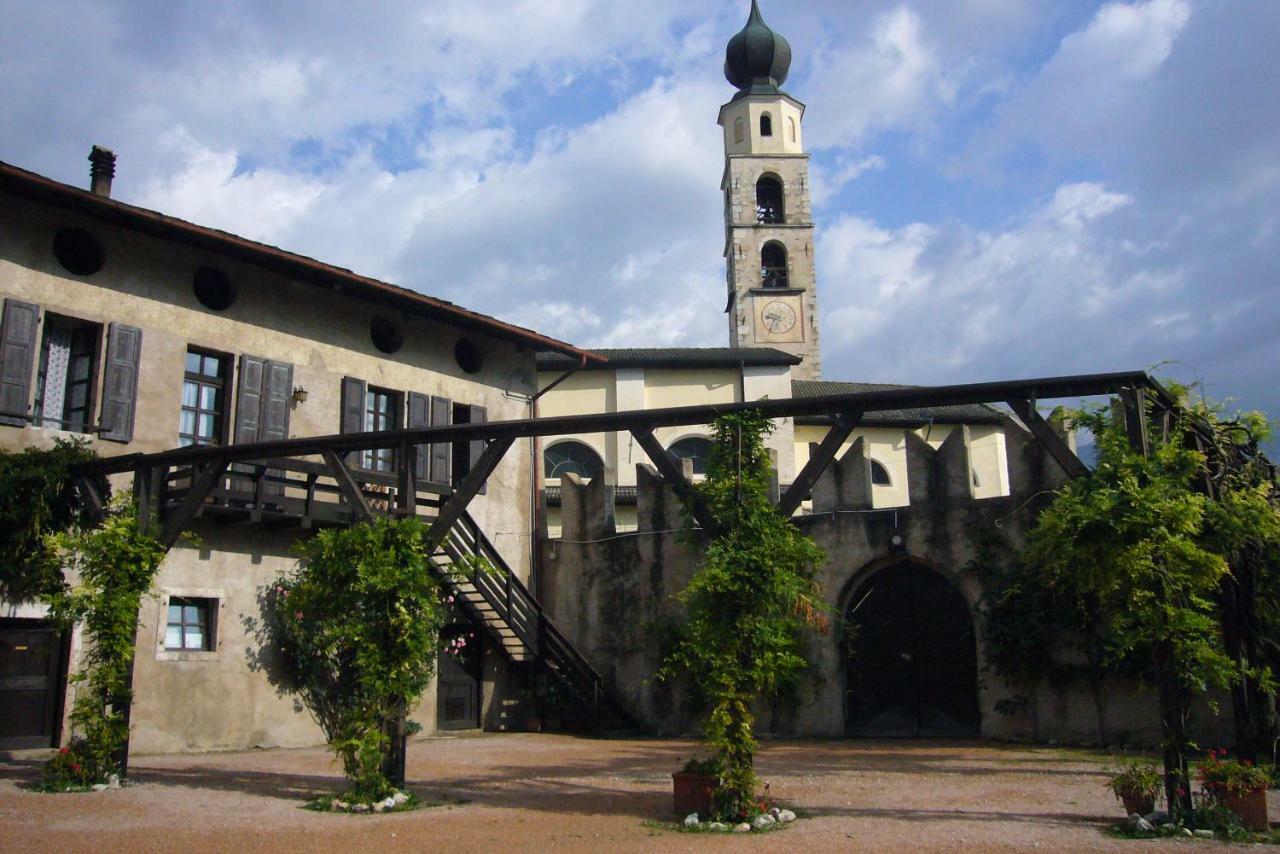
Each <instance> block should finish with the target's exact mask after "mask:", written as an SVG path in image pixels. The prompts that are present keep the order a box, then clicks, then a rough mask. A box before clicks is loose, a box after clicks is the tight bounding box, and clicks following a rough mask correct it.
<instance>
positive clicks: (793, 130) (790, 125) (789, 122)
mask: <svg viewBox="0 0 1280 854" xmlns="http://www.w3.org/2000/svg"><path fill="white" fill-rule="evenodd" d="M787 129H788V130H790V131H791V141H792V142H795V141H796V120H795V119H793V118H791V117H790V116H788V117H787Z"/></svg>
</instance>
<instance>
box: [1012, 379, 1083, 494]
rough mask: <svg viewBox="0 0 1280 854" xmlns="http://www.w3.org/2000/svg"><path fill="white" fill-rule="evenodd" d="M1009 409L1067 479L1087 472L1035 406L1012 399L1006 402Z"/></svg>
mask: <svg viewBox="0 0 1280 854" xmlns="http://www.w3.org/2000/svg"><path fill="white" fill-rule="evenodd" d="M1008 404H1009V408H1010V409H1012V410H1013V411H1014V414H1016V415H1017V416H1018V418H1019V419H1021V421H1022V423H1023V424H1025V425H1027V429H1028V430H1030V431H1031V434H1032V435H1033V436H1035V437H1036V439H1037V440H1038V441H1039V442H1040V444H1041V445H1043V446H1044V449H1045V450H1046V451H1048V452H1049V456H1051V457H1053V458H1054V460H1056V461H1057V463H1058V465H1059V466H1061V467H1062V470H1063V471H1064V472H1066V474H1067V477H1071V478H1077V477H1081V476H1082V475H1084V474H1087V473H1088V471H1089V468H1088V466H1086V465H1085V464H1084V463H1083V462H1081V461H1080V458H1079V457H1077V456H1076V455H1075V453H1074V452H1073V451H1072V450H1071V447H1070V446H1069V445H1068V444H1067V443H1066V442H1064V441H1062V437H1061V436H1059V435H1058V433H1057V431H1055V430H1054V429H1053V428H1052V427H1051V426H1049V422H1048V421H1045V420H1044V417H1043V416H1042V415H1041V414H1040V413H1039V412H1038V411H1037V410H1036V405H1035V403H1034V402H1032V401H1030V400H1019V399H1016V398H1015V399H1013V400H1010V401H1008Z"/></svg>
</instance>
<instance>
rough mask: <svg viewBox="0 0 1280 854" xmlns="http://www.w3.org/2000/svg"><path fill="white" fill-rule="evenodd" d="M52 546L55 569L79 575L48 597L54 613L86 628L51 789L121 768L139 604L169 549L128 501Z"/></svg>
mask: <svg viewBox="0 0 1280 854" xmlns="http://www.w3.org/2000/svg"><path fill="white" fill-rule="evenodd" d="M44 553H45V559H46V560H47V561H48V562H49V564H50V568H49V569H48V571H49V572H50V573H53V572H55V571H58V572H61V571H65V573H66V577H67V578H68V579H70V582H71V583H70V584H68V583H66V582H62V583H61V586H60V587H59V589H57V590H56V591H54V592H52V593H50V594H49V595H47V596H46V602H47V603H48V604H49V607H50V617H51V618H52V619H53V620H54V621H55V622H57V623H58V624H60V625H62V626H64V627H67V628H70V627H71V626H73V625H75V624H76V623H81V624H82V625H83V627H84V640H85V643H84V653H83V658H82V666H81V669H80V672H78V673H77V674H76V675H75V676H73V677H71V681H72V683H73V684H78V685H81V686H83V687H81V688H80V689H79V690H78V691H77V692H76V699H75V702H74V704H73V705H72V709H71V726H72V732H73V736H72V738H71V742H70V744H69V745H68V746H67V747H64V748H63V749H62V750H61V751H60V752H59V753H57V754H55V756H54V757H53V759H51V760H50V761H49V762H48V764H46V766H45V773H44V785H45V787H46V788H47V789H50V790H57V791H64V790H67V789H72V788H83V787H86V786H91V785H94V784H97V783H106V782H108V780H109V778H110V777H111V775H113V774H118V773H119V772H120V770H121V769H120V765H119V761H120V757H121V756H122V754H123V750H124V746H125V743H126V741H127V740H128V737H129V725H128V718H127V710H128V708H129V703H130V701H131V698H132V694H131V690H130V686H129V676H130V670H131V668H132V663H133V654H134V641H135V635H136V633H137V620H138V606H139V605H140V604H141V602H142V597H143V596H144V595H146V593H147V591H148V590H150V589H151V584H152V581H153V580H154V579H155V575H156V570H157V569H158V568H159V566H160V562H161V561H162V560H164V556H165V548H164V546H163V545H162V544H161V543H160V542H159V541H158V540H156V539H155V538H154V537H151V536H149V535H148V534H146V533H145V532H143V531H142V530H140V528H139V524H138V517H137V512H136V511H135V510H134V508H133V507H132V505H129V504H126V503H120V504H117V505H115V506H114V507H113V508H112V510H111V512H109V513H108V515H107V518H106V519H105V520H104V521H103V523H102V524H101V525H100V526H99V527H97V528H92V529H87V528H72V529H71V530H69V531H65V532H62V533H56V534H51V535H50V536H49V537H48V546H47V548H46V549H45V552H44ZM59 577H61V576H59Z"/></svg>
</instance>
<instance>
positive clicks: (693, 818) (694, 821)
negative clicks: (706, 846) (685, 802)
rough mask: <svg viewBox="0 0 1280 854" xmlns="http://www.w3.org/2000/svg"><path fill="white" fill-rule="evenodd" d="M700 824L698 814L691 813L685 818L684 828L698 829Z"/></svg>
mask: <svg viewBox="0 0 1280 854" xmlns="http://www.w3.org/2000/svg"><path fill="white" fill-rule="evenodd" d="M698 824H699V821H698V814H697V813H696V812H691V813H689V814H688V815H687V816H685V817H684V826H685V827H697V826H698Z"/></svg>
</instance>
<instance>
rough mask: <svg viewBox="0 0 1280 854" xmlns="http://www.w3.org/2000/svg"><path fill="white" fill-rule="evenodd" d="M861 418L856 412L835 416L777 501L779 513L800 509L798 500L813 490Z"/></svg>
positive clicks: (783, 513)
mask: <svg viewBox="0 0 1280 854" xmlns="http://www.w3.org/2000/svg"><path fill="white" fill-rule="evenodd" d="M861 420H862V416H861V415H860V414H859V413H856V412H855V413H851V414H849V415H843V416H842V415H837V416H836V418H835V422H836V423H835V424H834V425H832V427H831V429H830V430H828V431H827V435H826V437H825V438H824V439H823V440H822V444H820V445H818V448H817V450H816V451H815V452H814V453H813V454H811V455H810V457H809V462H807V463H805V466H804V468H802V469H801V470H800V472H799V473H798V474H797V475H796V479H795V480H794V481H793V482H792V484H791V486H790V487H789V488H788V489H787V492H786V494H785V495H783V496H782V498H781V499H780V500H779V501H778V512H779V513H781V514H782V515H783V516H790V515H791V514H792V513H795V512H796V510H798V509H800V502H801V501H804V497H805V496H806V495H808V494H809V493H810V492H811V491H812V490H813V485H814V484H815V483H817V482H818V478H819V477H821V476H822V473H823V472H824V471H826V470H827V467H828V466H829V465H831V462H832V461H833V460H834V459H835V458H836V454H838V453H840V448H841V447H842V446H843V445H844V443H845V440H846V439H848V438H849V436H850V434H852V433H853V431H854V428H856V427H857V426H858V422H859V421H861Z"/></svg>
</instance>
